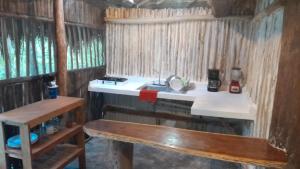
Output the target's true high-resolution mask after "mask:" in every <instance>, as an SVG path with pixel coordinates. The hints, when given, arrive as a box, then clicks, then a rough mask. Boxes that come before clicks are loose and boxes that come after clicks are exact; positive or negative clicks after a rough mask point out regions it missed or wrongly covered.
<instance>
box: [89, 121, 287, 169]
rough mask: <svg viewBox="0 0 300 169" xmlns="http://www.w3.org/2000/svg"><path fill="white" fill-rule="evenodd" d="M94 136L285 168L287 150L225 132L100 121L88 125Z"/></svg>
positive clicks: (190, 153) (263, 141)
mask: <svg viewBox="0 0 300 169" xmlns="http://www.w3.org/2000/svg"><path fill="white" fill-rule="evenodd" d="M84 130H85V132H86V133H87V134H88V135H90V136H93V137H105V138H108V139H112V140H117V141H122V142H129V143H138V144H144V145H148V146H152V147H155V148H160V149H163V150H169V151H175V152H179V153H184V154H189V155H194V156H200V157H206V158H211V159H217V160H223V161H230V162H237V163H244V164H254V165H259V166H265V167H274V168H282V167H283V166H284V165H285V164H286V162H287V156H286V153H285V152H283V151H281V150H279V149H276V148H274V147H272V146H271V145H270V144H269V143H268V141H267V140H264V139H258V138H250V137H241V136H233V135H225V134H215V133H207V132H199V131H192V130H185V129H178V128H172V127H166V126H155V125H145V124H136V123H128V122H117V121H110V120H96V121H92V122H89V123H87V124H86V125H85V127H84Z"/></svg>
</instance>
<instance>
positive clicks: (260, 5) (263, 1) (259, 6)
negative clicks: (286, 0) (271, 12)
mask: <svg viewBox="0 0 300 169" xmlns="http://www.w3.org/2000/svg"><path fill="white" fill-rule="evenodd" d="M277 1H280V0H257V1H256V9H255V13H259V12H261V11H263V10H264V9H266V8H267V7H269V6H270V5H272V4H274V3H276V2H277Z"/></svg>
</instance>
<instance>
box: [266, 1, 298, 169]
mask: <svg viewBox="0 0 300 169" xmlns="http://www.w3.org/2000/svg"><path fill="white" fill-rule="evenodd" d="M285 3H286V5H285V8H284V17H283V20H284V24H283V34H282V40H281V43H282V45H281V52H280V58H279V68H278V79H277V83H276V84H273V85H276V91H275V98H274V107H273V112H272V120H271V121H272V123H271V127H270V136H269V139H270V141H272V142H273V143H274V144H275V145H276V146H278V147H280V148H284V149H286V150H287V152H288V155H289V162H288V164H287V167H286V168H291V169H293V168H295V169H296V168H297V169H298V168H300V134H299V131H300V113H299V112H300V102H299V101H300V92H299V91H300V76H299V72H300V57H299V56H300V50H299V44H300V22H299V16H300V1H299V0H286V1H285ZM286 89H288V90H286Z"/></svg>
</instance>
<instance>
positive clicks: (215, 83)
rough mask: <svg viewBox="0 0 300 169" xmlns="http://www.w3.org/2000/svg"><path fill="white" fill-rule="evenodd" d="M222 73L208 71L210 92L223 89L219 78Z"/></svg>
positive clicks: (208, 88)
mask: <svg viewBox="0 0 300 169" xmlns="http://www.w3.org/2000/svg"><path fill="white" fill-rule="evenodd" d="M219 74H220V71H219V70H218V69H208V86H207V90H208V91H210V92H217V91H219V88H220V87H221V80H220V77H219Z"/></svg>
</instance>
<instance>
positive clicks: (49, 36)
mask: <svg viewBox="0 0 300 169" xmlns="http://www.w3.org/2000/svg"><path fill="white" fill-rule="evenodd" d="M52 37H53V36H52V24H48V51H49V72H50V73H52V72H53V71H52V57H51V55H52V50H51V47H52Z"/></svg>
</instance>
